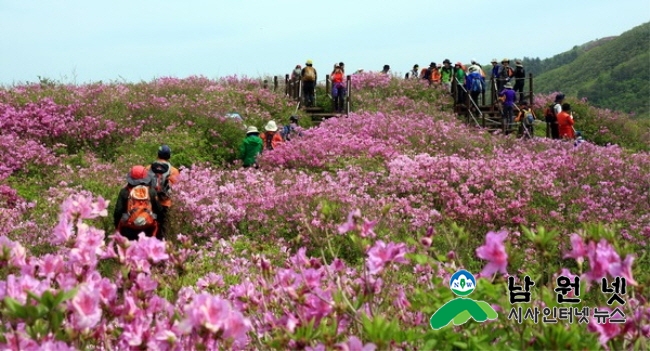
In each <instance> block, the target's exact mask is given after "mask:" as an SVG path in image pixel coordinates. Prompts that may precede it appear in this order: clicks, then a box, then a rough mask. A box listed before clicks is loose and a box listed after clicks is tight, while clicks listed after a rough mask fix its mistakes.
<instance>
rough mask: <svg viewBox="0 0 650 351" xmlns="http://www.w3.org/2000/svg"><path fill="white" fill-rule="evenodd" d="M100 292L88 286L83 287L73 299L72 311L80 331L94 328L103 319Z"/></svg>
mask: <svg viewBox="0 0 650 351" xmlns="http://www.w3.org/2000/svg"><path fill="white" fill-rule="evenodd" d="M99 300H100V299H99V292H98V291H96V290H92V289H90V288H88V287H87V286H85V285H84V286H82V287H81V289H79V291H78V292H77V295H76V296H75V297H74V298H73V299H72V310H73V312H74V316H75V319H74V321H75V323H74V325H75V327H76V328H77V329H79V330H83V329H86V328H92V327H94V326H95V325H97V323H99V321H100V319H101V318H102V309H101V308H100V306H99Z"/></svg>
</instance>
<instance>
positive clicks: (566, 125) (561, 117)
mask: <svg viewBox="0 0 650 351" xmlns="http://www.w3.org/2000/svg"><path fill="white" fill-rule="evenodd" d="M557 124H558V128H559V130H560V138H562V139H575V137H576V136H575V131H574V129H573V124H574V122H573V114H572V113H571V105H569V104H562V112H560V113H559V114H558V115H557Z"/></svg>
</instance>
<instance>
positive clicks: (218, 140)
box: [0, 74, 650, 350]
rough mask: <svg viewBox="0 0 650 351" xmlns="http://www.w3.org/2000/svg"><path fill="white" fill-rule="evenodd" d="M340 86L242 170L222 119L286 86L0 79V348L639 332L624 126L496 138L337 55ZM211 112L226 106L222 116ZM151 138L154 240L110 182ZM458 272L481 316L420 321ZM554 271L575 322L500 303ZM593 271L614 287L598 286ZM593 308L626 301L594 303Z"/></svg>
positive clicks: (556, 345) (636, 226) (640, 244)
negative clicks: (566, 286) (566, 138)
mask: <svg viewBox="0 0 650 351" xmlns="http://www.w3.org/2000/svg"><path fill="white" fill-rule="evenodd" d="M352 86H353V89H354V91H353V96H354V98H353V99H354V100H353V107H354V112H353V113H351V114H350V115H349V116H348V117H341V118H332V119H328V120H327V121H325V122H323V123H321V124H320V125H319V127H318V128H306V129H304V130H303V131H302V136H300V137H297V138H294V139H293V140H291V141H290V142H287V143H285V144H284V145H282V146H280V147H278V148H276V149H275V150H273V151H268V152H267V151H265V152H264V154H263V155H262V156H261V158H260V164H261V169H260V170H251V169H241V168H240V167H238V163H237V161H236V158H237V155H236V146H237V145H238V143H239V142H240V141H241V138H243V136H244V134H245V132H244V124H246V125H251V124H253V125H256V126H257V127H258V128H262V127H263V125H264V124H265V123H266V121H267V120H269V119H275V120H276V121H278V123H280V124H282V123H286V120H287V119H288V117H289V116H290V114H291V113H292V112H294V111H295V102H292V101H289V100H288V99H287V98H286V97H284V96H282V95H281V94H275V93H273V92H272V91H269V90H267V89H263V88H261V87H260V83H259V81H258V80H254V79H248V78H246V77H228V78H224V79H221V80H210V79H207V78H203V77H190V78H187V79H176V78H161V79H157V80H155V81H152V82H148V83H145V82H143V83H138V84H121V83H111V84H90V85H84V86H68V85H62V84H56V83H52V84H39V85H29V86H20V87H12V88H9V89H3V90H0V104H1V105H0V106H1V107H2V109H1V110H0V123H2V126H3V128H2V130H1V131H0V151H2V153H0V154H1V155H3V156H0V208H1V211H0V228H1V229H0V313H1V315H2V320H1V323H0V335H1V337H0V345H1V346H0V348H2V349H10V350H12V349H13V350H31V349H34V350H36V349H61V350H66V349H105V350H111V349H152V350H188V349H203V350H212V349H237V350H238V349H248V350H259V349H301V350H330V349H340V350H385V349H403V350H416V349H427V350H428V349H456V350H458V349H615V350H619V349H630V350H632V349H647V348H648V347H649V346H650V345H648V342H647V340H648V337H650V323H649V321H650V302H648V291H647V288H646V287H647V286H648V283H649V282H650V273H648V272H647V270H645V269H643V268H644V267H648V265H650V257H649V256H648V255H647V249H646V247H647V243H648V239H649V238H650V172H649V171H650V154H648V153H647V152H645V151H639V150H643V148H642V147H637V146H638V145H640V144H641V142H642V140H643V139H642V137H641V135H642V134H630V135H626V134H624V133H623V132H622V129H616V130H614V129H612V130H609V131H608V132H606V133H602V135H603V136H606V137H607V138H609V139H606V140H609V142H610V143H611V142H613V141H615V140H618V141H616V143H617V144H619V145H607V146H601V145H599V144H605V143H604V142H603V141H601V140H594V139H591V141H590V139H589V135H588V133H587V134H586V135H585V136H586V137H587V140H588V141H587V142H586V143H583V144H581V145H579V146H578V147H574V145H573V143H567V142H562V141H554V140H547V139H543V138H539V139H534V140H519V139H516V138H515V137H514V136H513V135H511V136H499V135H492V134H490V133H487V132H485V131H481V130H476V129H474V128H471V127H469V126H466V125H464V124H463V123H462V122H461V121H460V120H459V119H458V118H456V117H455V116H454V115H453V114H452V113H450V112H449V110H450V109H449V108H450V106H451V103H450V97H449V96H448V95H447V94H446V93H445V92H444V91H442V90H441V89H438V88H437V87H435V86H434V87H430V86H428V85H427V84H422V82H420V81H417V80H411V81H404V80H401V79H395V78H391V77H389V76H385V75H374V74H359V75H354V76H353V77H352ZM549 98H550V97H539V99H540V100H539V101H542V100H548V99H549ZM536 103H537V100H536ZM572 105H573V104H572ZM540 106H541V105H540ZM582 109H584V111H585V113H592V112H595V113H602V114H605V115H607V116H610V119H611V120H613V121H617V118H619V117H618V115H614V114H611V113H610V112H607V111H600V110H596V109H593V110H592V108H591V107H588V105H587V104H586V103H584V106H583V105H580V104H576V110H577V111H580V115H581V116H582V115H583V112H582ZM292 110H294V111H292ZM233 111H237V112H239V113H240V114H242V116H244V122H243V123H240V122H236V121H233V120H229V119H226V118H224V114H225V113H226V112H233ZM584 116H587V115H586V114H584ZM57 120H59V121H65V123H61V124H59V123H54V122H55V121H57ZM579 123H581V121H580V120H577V124H578V125H579ZM589 123H591V124H589V125H592V124H593V123H596V122H595V120H592V121H591V122H589ZM616 123H619V122H616ZM625 123H627V122H625ZM579 129H580V128H579ZM584 130H587V128H586V127H585V128H584ZM617 138H618V139H617ZM603 140H605V139H603ZM162 143H166V144H169V145H170V146H171V148H172V159H171V161H172V163H174V164H175V165H177V166H179V168H180V170H181V176H180V183H179V184H178V185H176V186H175V187H174V198H173V200H174V204H173V207H172V209H171V212H170V222H171V223H170V227H171V229H170V233H169V235H168V241H166V242H161V241H158V240H157V239H153V238H146V237H140V239H139V240H138V241H133V242H129V241H127V240H125V239H124V238H123V237H121V236H120V235H118V234H116V233H115V229H114V228H113V225H112V220H111V218H110V217H111V214H112V213H111V212H112V211H113V208H114V199H115V198H116V196H117V194H118V192H119V190H120V188H121V187H123V186H124V185H125V175H126V173H127V172H128V170H129V168H130V167H131V166H132V165H134V164H143V165H144V164H147V163H149V162H151V161H152V160H153V159H154V158H155V156H156V150H157V147H158V146H159V145H160V144H162ZM635 143H636V144H635ZM635 145H637V146H635ZM628 146H629V147H631V148H628ZM459 269H466V270H468V271H470V272H472V273H474V275H475V276H476V278H477V288H476V290H475V291H474V292H473V294H472V295H471V298H473V299H475V300H479V301H485V302H487V303H488V304H490V305H491V306H492V308H493V309H494V310H495V311H497V313H498V318H497V319H495V320H489V321H485V322H483V323H478V322H475V321H473V320H471V319H470V320H469V321H468V322H467V323H465V324H463V325H461V326H447V327H445V328H442V329H440V330H433V329H432V328H431V326H429V318H430V317H431V315H432V314H433V313H434V312H436V311H437V310H438V309H440V308H441V307H442V306H443V305H444V304H445V303H447V302H448V301H450V300H451V299H453V298H454V295H453V294H452V291H451V289H450V288H449V282H450V278H451V276H452V275H453V274H454V272H456V271H457V270H459ZM509 276H512V277H514V278H515V281H516V283H517V284H518V285H522V284H523V279H524V277H525V276H529V277H530V278H531V279H532V280H533V281H534V282H535V285H534V286H533V288H532V290H531V301H530V302H528V303H524V304H520V305H512V304H511V303H510V301H509V299H508V277H509ZM560 276H564V277H568V278H571V279H573V277H579V278H580V282H581V283H580V288H579V292H580V294H579V297H580V298H581V302H580V303H579V304H578V305H576V306H575V307H576V308H578V307H579V308H584V307H589V308H590V309H591V313H590V316H589V318H588V321H587V322H586V323H585V322H582V323H580V322H578V321H577V320H576V321H573V323H570V322H569V321H564V320H560V321H559V322H558V323H557V324H546V323H542V321H541V318H542V316H541V315H540V316H539V318H540V321H539V322H538V323H535V322H533V321H531V320H529V319H525V320H524V321H523V322H522V323H518V322H516V321H514V320H511V319H509V318H508V317H509V312H510V310H511V308H513V307H522V308H523V309H526V308H529V307H530V308H533V309H534V308H537V309H538V310H540V311H541V310H543V309H544V308H553V307H562V306H566V305H562V306H561V305H559V304H558V303H557V301H556V295H557V293H556V292H554V291H553V290H554V289H555V287H556V280H557V279H558V277H560ZM616 277H619V278H625V279H626V282H627V293H626V294H625V295H623V298H624V299H625V301H626V304H625V305H619V304H618V303H614V304H613V305H610V304H608V298H609V296H608V295H607V294H603V293H602V292H601V291H600V281H601V279H602V278H607V279H608V280H609V281H612V280H613V279H614V278H616ZM595 308H598V309H599V310H606V311H612V310H614V309H615V308H619V309H620V310H621V311H622V312H623V313H624V314H625V316H626V321H625V322H624V323H621V324H617V323H612V322H607V323H598V322H597V319H596V318H595V317H594V316H593V311H594V309H595ZM576 319H577V318H576Z"/></svg>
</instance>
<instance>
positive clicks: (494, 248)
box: [476, 231, 508, 277]
mask: <svg viewBox="0 0 650 351" xmlns="http://www.w3.org/2000/svg"><path fill="white" fill-rule="evenodd" d="M507 236H508V232H506V231H501V232H498V233H495V232H489V233H488V234H487V236H486V238H485V245H483V246H481V247H479V248H477V249H476V256H477V257H478V258H481V259H484V260H487V261H490V262H489V263H488V264H487V265H486V266H485V267H484V268H483V270H482V271H481V273H480V276H481V277H489V276H492V275H493V274H494V273H496V272H501V273H503V274H507V273H508V272H507V271H506V267H507V266H508V253H507V252H506V248H505V246H504V245H503V241H504V240H505V239H506V237H507Z"/></svg>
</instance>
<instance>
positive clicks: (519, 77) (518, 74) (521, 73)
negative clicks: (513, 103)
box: [513, 60, 526, 102]
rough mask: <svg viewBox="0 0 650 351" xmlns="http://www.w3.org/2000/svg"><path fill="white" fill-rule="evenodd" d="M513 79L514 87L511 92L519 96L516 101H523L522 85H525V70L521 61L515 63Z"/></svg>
mask: <svg viewBox="0 0 650 351" xmlns="http://www.w3.org/2000/svg"><path fill="white" fill-rule="evenodd" d="M514 78H515V87H514V89H513V90H514V91H515V93H516V94H518V95H519V96H518V98H517V101H519V102H521V101H523V100H524V85H525V84H526V70H525V69H524V65H523V64H522V63H521V60H516V61H515V72H514Z"/></svg>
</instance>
